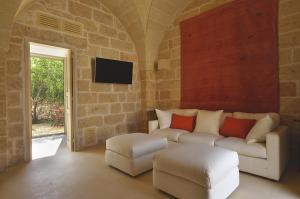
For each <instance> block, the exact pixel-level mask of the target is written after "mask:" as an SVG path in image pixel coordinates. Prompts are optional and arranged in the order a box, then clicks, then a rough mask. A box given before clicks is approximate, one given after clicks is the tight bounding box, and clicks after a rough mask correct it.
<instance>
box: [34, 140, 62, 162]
mask: <svg viewBox="0 0 300 199" xmlns="http://www.w3.org/2000/svg"><path fill="white" fill-rule="evenodd" d="M64 136H65V135H52V136H46V137H40V138H34V139H32V160H35V159H39V158H45V157H50V156H54V155H55V154H56V152H57V150H58V149H59V146H60V145H61V142H62V140H63V138H64Z"/></svg>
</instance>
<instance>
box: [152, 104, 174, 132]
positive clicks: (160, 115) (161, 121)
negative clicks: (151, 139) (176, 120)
mask: <svg viewBox="0 0 300 199" xmlns="http://www.w3.org/2000/svg"><path fill="white" fill-rule="evenodd" d="M155 112H156V116H157V120H158V125H159V128H160V129H165V128H169V127H170V125H171V119H172V112H170V111H162V110H159V109H155Z"/></svg>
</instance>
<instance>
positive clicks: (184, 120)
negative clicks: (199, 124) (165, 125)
mask: <svg viewBox="0 0 300 199" xmlns="http://www.w3.org/2000/svg"><path fill="white" fill-rule="evenodd" d="M194 123H195V117H193V116H182V115H177V114H172V121H171V126H170V128H172V129H183V130H186V131H190V132H192V131H193V130H194Z"/></svg>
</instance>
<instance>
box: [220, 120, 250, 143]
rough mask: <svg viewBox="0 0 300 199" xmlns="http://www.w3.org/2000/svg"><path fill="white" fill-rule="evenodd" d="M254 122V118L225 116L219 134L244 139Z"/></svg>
mask: <svg viewBox="0 0 300 199" xmlns="http://www.w3.org/2000/svg"><path fill="white" fill-rule="evenodd" d="M255 123H256V120H254V119H238V118H233V117H226V118H225V121H224V125H223V128H222V129H221V131H220V134H221V135H223V136H225V137H237V138H243V139H245V138H246V137H247V135H248V133H249V132H250V130H251V129H252V127H253V126H254V125H255Z"/></svg>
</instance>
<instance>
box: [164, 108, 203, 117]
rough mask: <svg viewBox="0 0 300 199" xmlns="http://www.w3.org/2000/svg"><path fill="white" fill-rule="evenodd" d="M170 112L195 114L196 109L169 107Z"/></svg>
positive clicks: (186, 114)
mask: <svg viewBox="0 0 300 199" xmlns="http://www.w3.org/2000/svg"><path fill="white" fill-rule="evenodd" d="M169 111H170V112H172V113H175V114H177V115H183V116H197V113H198V109H170V110H169Z"/></svg>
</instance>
